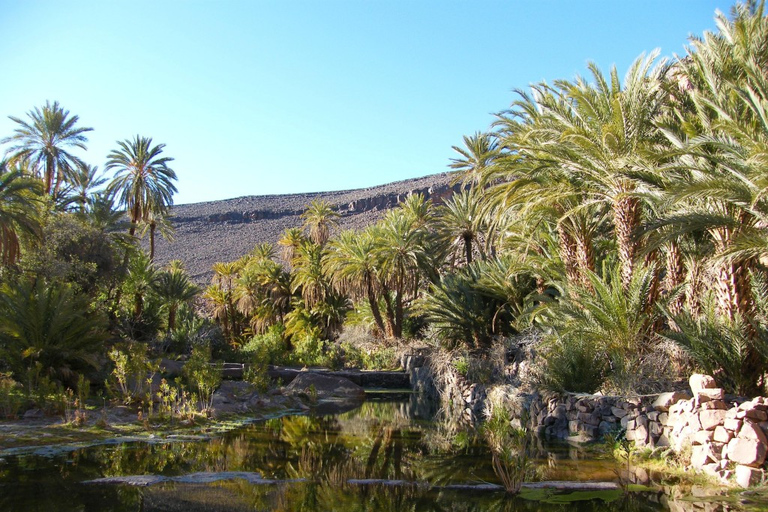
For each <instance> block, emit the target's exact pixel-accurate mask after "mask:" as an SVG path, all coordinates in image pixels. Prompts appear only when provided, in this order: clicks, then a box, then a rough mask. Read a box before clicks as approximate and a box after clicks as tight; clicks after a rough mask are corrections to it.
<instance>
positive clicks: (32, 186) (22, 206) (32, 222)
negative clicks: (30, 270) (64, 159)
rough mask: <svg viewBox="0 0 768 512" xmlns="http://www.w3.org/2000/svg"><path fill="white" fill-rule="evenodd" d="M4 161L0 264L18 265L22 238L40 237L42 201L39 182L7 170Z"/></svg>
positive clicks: (0, 192)
mask: <svg viewBox="0 0 768 512" xmlns="http://www.w3.org/2000/svg"><path fill="white" fill-rule="evenodd" d="M5 169H6V166H5V162H0V171H1V172H0V264H2V265H3V266H8V265H12V264H14V263H16V262H17V261H18V260H19V257H20V256H21V243H20V238H19V236H20V235H23V234H27V235H31V236H34V237H38V236H40V231H41V228H40V222H39V219H38V204H37V203H38V198H39V196H40V194H41V192H42V190H41V187H40V185H39V182H38V181H37V180H32V179H29V178H27V177H25V175H24V173H22V171H20V170H18V169H15V170H10V171H6V170H5Z"/></svg>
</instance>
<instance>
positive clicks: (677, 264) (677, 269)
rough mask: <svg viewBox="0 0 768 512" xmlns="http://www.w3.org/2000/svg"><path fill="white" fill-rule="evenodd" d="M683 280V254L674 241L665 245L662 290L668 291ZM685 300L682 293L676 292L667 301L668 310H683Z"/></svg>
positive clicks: (672, 311) (671, 311)
mask: <svg viewBox="0 0 768 512" xmlns="http://www.w3.org/2000/svg"><path fill="white" fill-rule="evenodd" d="M684 280H685V265H684V264H683V256H682V254H681V253H680V246H678V245H677V243H675V242H671V243H669V244H668V245H667V260H666V275H665V276H664V291H665V292H666V293H670V292H671V291H672V290H674V289H675V288H676V287H677V286H680V285H681V284H682V283H683V281H684ZM684 301H685V295H684V294H678V296H677V297H675V298H674V299H672V300H671V301H670V302H669V312H670V313H672V314H673V315H677V314H678V313H680V311H682V310H683V303H684Z"/></svg>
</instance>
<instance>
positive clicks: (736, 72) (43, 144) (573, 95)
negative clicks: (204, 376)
mask: <svg viewBox="0 0 768 512" xmlns="http://www.w3.org/2000/svg"><path fill="white" fill-rule="evenodd" d="M763 9H764V6H763V3H759V4H755V3H747V4H738V5H737V6H736V7H735V8H734V9H733V11H732V13H731V15H730V16H725V15H722V14H717V16H716V22H717V27H718V31H717V33H706V34H704V36H703V37H701V38H696V39H693V40H692V41H691V42H690V46H689V48H688V50H687V54H686V55H685V56H683V57H681V58H679V59H675V60H674V61H667V60H664V59H659V58H658V57H657V55H656V54H655V53H651V54H650V55H647V56H646V55H644V56H641V57H640V58H638V59H637V60H636V61H635V62H634V63H633V64H632V65H631V66H630V68H629V70H628V71H627V73H626V75H625V76H624V77H620V76H619V75H618V73H617V71H616V69H615V68H614V69H611V70H610V71H608V72H607V73H605V72H604V71H602V70H600V69H598V68H597V67H596V66H594V65H590V66H589V68H588V74H587V76H585V77H576V78H575V79H572V80H556V81H554V82H552V83H538V84H534V85H532V86H531V87H530V88H529V89H527V90H520V91H517V93H516V95H515V98H514V101H513V103H512V105H511V107H510V108H509V109H507V110H504V111H502V112H500V113H498V114H497V115H496V116H495V121H494V122H493V124H492V125H491V127H490V128H489V130H488V131H487V132H486V133H476V134H474V135H471V136H465V137H464V144H463V146H461V147H455V148H454V149H455V150H456V152H457V156H456V158H455V159H454V160H452V162H451V164H450V166H451V168H453V169H454V170H455V172H456V179H457V183H458V182H461V184H462V186H461V188H460V191H459V192H457V193H456V194H454V195H453V196H452V197H451V198H450V199H448V200H446V201H445V202H444V203H443V204H441V205H439V206H438V205H433V204H432V203H431V202H429V201H427V200H425V199H424V198H423V197H421V196H419V195H412V196H410V197H408V198H407V199H406V200H405V201H403V202H402V203H401V204H400V205H399V206H398V207H397V208H395V209H393V210H390V211H388V212H387V213H386V214H385V215H384V216H383V217H382V218H381V219H380V220H379V221H377V222H376V223H374V224H371V225H370V226H368V227H367V228H365V229H363V230H361V231H339V230H338V228H337V217H338V214H337V213H336V212H335V211H334V209H333V207H332V205H330V204H328V203H325V202H323V201H316V202H313V203H312V204H310V205H308V207H307V210H306V212H305V213H304V216H303V220H304V225H303V226H302V227H301V228H298V227H297V228H293V229H289V230H287V231H285V232H284V234H283V236H282V237H281V238H280V240H279V241H278V242H277V244H276V245H275V246H273V245H271V244H267V243H260V244H257V245H256V246H255V247H254V249H253V250H252V251H251V252H250V253H249V254H247V255H244V256H243V257H242V258H241V259H239V260H237V261H234V262H221V263H217V264H216V265H215V266H214V268H213V271H214V278H213V281H212V282H211V284H210V285H209V286H208V287H207V288H205V289H202V290H201V289H198V288H197V287H196V286H194V285H193V284H192V283H191V282H190V280H189V278H188V277H187V275H186V274H185V272H184V269H183V266H182V265H181V264H180V263H179V262H172V263H171V264H169V265H168V266H167V267H166V268H157V267H156V266H155V265H154V263H153V248H154V237H155V236H156V235H157V234H158V233H159V234H161V235H165V236H169V235H170V233H171V229H170V223H169V221H168V214H169V209H170V206H171V204H172V197H173V193H174V192H175V187H174V181H175V179H176V175H175V173H174V171H173V170H172V169H171V168H170V167H169V164H170V163H171V161H172V159H171V158H169V157H167V156H165V155H164V153H163V149H164V147H163V145H162V144H153V141H152V140H151V139H148V138H144V137H139V136H137V137H135V138H133V139H127V140H124V141H121V142H118V143H117V148H116V149H115V150H114V151H112V152H111V153H110V154H109V155H108V156H107V164H106V166H105V169H106V171H110V172H112V173H113V177H112V178H111V179H109V180H107V179H106V178H103V177H101V175H100V174H99V173H98V170H97V169H96V168H94V167H91V166H89V165H88V164H86V163H85V162H83V161H81V160H80V159H79V158H78V157H76V156H74V155H73V154H72V153H71V151H72V149H73V148H80V149H85V145H86V143H87V139H86V135H87V132H88V131H90V128H84V127H82V126H80V124H79V119H78V117H77V116H74V115H70V113H69V112H68V111H66V110H64V109H63V108H62V107H61V106H60V105H58V103H55V102H54V103H46V104H45V105H44V106H43V107H41V108H35V109H33V110H32V111H30V112H28V113H27V115H26V117H24V118H16V117H11V119H12V120H13V121H15V122H16V124H17V129H16V130H15V131H14V133H13V134H11V135H10V136H8V137H6V138H5V139H3V141H2V142H3V143H4V144H5V146H6V160H5V161H4V162H3V167H2V175H0V256H1V257H2V265H3V270H2V281H3V286H2V290H0V309H1V310H2V311H1V312H0V354H1V355H2V359H1V360H0V364H1V365H2V366H1V367H0V370H1V371H3V372H5V375H6V380H9V379H11V378H12V379H14V380H16V381H18V382H20V383H22V384H23V385H24V386H26V387H29V388H33V387H35V386H37V385H39V382H40V381H41V380H45V382H54V383H58V384H60V385H62V386H74V385H75V383H76V382H77V378H78V376H80V375H84V376H86V377H88V378H91V379H96V378H98V377H99V376H100V375H103V374H105V373H108V372H109V369H108V368H109V367H110V364H111V365H116V364H118V363H117V361H118V360H117V359H116V358H112V361H111V362H110V361H109V358H107V357H106V356H105V354H107V353H112V352H110V351H112V350H113V347H115V346H121V344H132V346H134V347H135V346H141V347H145V348H146V347H149V348H150V349H151V350H152V351H154V352H155V353H159V352H171V353H176V354H185V353H189V352H190V351H193V349H194V348H195V347H207V348H206V349H205V352H204V353H205V354H206V357H207V356H210V355H211V353H212V355H213V357H214V358H220V359H230V360H243V361H248V362H252V363H254V364H253V366H254V367H257V368H263V367H264V365H266V364H267V363H278V362H291V363H298V364H327V365H333V366H339V365H344V364H347V365H361V364H362V365H368V366H387V365H392V364H393V363H392V362H391V361H389V360H388V357H389V356H391V354H392V353H393V352H392V349H391V348H390V347H392V346H394V345H395V344H396V343H398V342H399V341H397V340H402V339H404V338H405V339H407V338H419V339H420V340H421V341H420V342H421V343H423V342H424V341H423V340H424V339H426V340H427V341H428V342H433V343H434V344H435V345H436V346H438V347H441V348H443V349H446V350H460V351H464V352H470V353H472V354H475V355H479V356H481V357H491V356H490V354H493V353H497V352H493V351H492V350H491V347H492V346H493V345H494V344H496V343H499V342H500V340H509V339H510V337H511V336H513V335H515V334H516V333H519V332H523V331H525V332H528V333H534V334H535V335H536V337H537V339H539V340H540V341H539V344H538V346H537V352H538V354H539V356H540V361H539V371H538V373H537V379H538V381H537V382H538V384H539V385H540V386H542V387H546V388H549V389H553V390H560V391H562V390H568V391H588V392H591V391H596V390H598V389H603V390H614V391H621V392H638V391H642V390H644V389H647V388H649V387H653V386H654V384H655V383H658V382H659V380H660V378H661V377H662V376H672V377H674V372H675V371H679V370H683V371H687V370H691V369H700V370H703V371H706V372H708V373H712V374H713V375H715V377H716V379H718V380H719V381H720V384H721V385H722V386H723V387H725V388H726V389H728V390H729V391H732V392H737V393H741V394H755V393H759V392H761V391H762V390H763V389H764V384H765V382H764V370H765V363H766V358H768V344H766V339H767V338H766V336H767V335H768V334H767V333H766V328H767V327H768V318H767V317H766V314H767V313H768V280H767V276H766V264H768V234H767V232H766V226H768V197H767V196H766V190H768V173H766V168H767V166H768V19H767V18H766V17H765V15H764V10H763ZM104 185H106V186H104ZM144 236H146V237H148V238H149V243H148V245H149V251H148V252H147V251H146V250H144V249H142V248H141V246H140V245H139V244H138V240H139V239H140V238H141V237H144ZM352 330H356V332H362V333H364V334H363V335H362V336H363V337H364V338H365V339H367V340H373V341H374V343H369V344H368V345H367V346H366V347H365V348H366V350H363V349H361V348H360V346H357V347H356V346H354V344H353V343H349V342H348V340H349V339H350V338H351V337H350V336H348V335H345V333H348V332H350V331H352ZM142 350H144V349H142ZM211 351H212V352H211ZM483 354H485V356H483ZM105 366H106V368H107V370H105V369H104V368H105ZM80 380H81V381H82V378H81V379H80Z"/></svg>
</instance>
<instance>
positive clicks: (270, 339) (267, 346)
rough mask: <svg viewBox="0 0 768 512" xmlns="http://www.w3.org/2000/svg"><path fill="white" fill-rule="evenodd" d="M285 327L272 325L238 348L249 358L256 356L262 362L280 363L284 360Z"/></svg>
mask: <svg viewBox="0 0 768 512" xmlns="http://www.w3.org/2000/svg"><path fill="white" fill-rule="evenodd" d="M284 332H285V329H284V328H283V326H281V325H273V326H272V327H270V328H269V329H268V330H267V332H266V333H264V334H259V335H257V336H253V337H252V338H251V339H250V340H248V343H246V344H245V345H243V346H242V347H241V348H240V352H242V353H244V354H246V355H248V357H249V358H253V357H258V361H260V362H261V363H263V364H282V363H283V362H285V360H286V344H285V340H284V336H283V335H284Z"/></svg>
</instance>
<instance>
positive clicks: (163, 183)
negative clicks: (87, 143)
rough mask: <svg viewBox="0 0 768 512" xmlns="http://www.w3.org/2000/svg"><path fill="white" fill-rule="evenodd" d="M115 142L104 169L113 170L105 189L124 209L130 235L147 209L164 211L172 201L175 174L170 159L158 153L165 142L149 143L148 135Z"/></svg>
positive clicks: (147, 211)
mask: <svg viewBox="0 0 768 512" xmlns="http://www.w3.org/2000/svg"><path fill="white" fill-rule="evenodd" d="M117 145H118V146H119V149H115V150H112V152H111V153H109V155H108V156H107V165H106V169H107V170H115V177H114V178H113V179H112V182H111V183H110V184H109V187H108V188H107V190H108V191H109V193H112V194H115V197H116V198H117V202H118V204H119V205H120V206H123V207H125V208H126V210H127V211H128V215H129V216H130V219H131V228H130V234H131V236H133V235H134V234H135V233H136V228H137V227H138V225H139V222H141V221H142V220H144V219H145V218H147V215H148V213H149V212H154V213H165V212H166V211H167V209H168V208H169V207H170V206H171V205H172V204H173V194H174V193H175V192H176V186H175V185H174V184H173V182H174V181H175V180H176V173H175V172H174V171H173V169H171V168H170V167H168V163H169V162H171V161H172V160H173V158H171V157H164V156H161V154H162V152H163V148H165V144H157V145H156V146H152V139H151V138H148V137H140V136H138V135H137V136H136V137H134V139H133V140H128V139H126V140H123V141H118V142H117Z"/></svg>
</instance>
